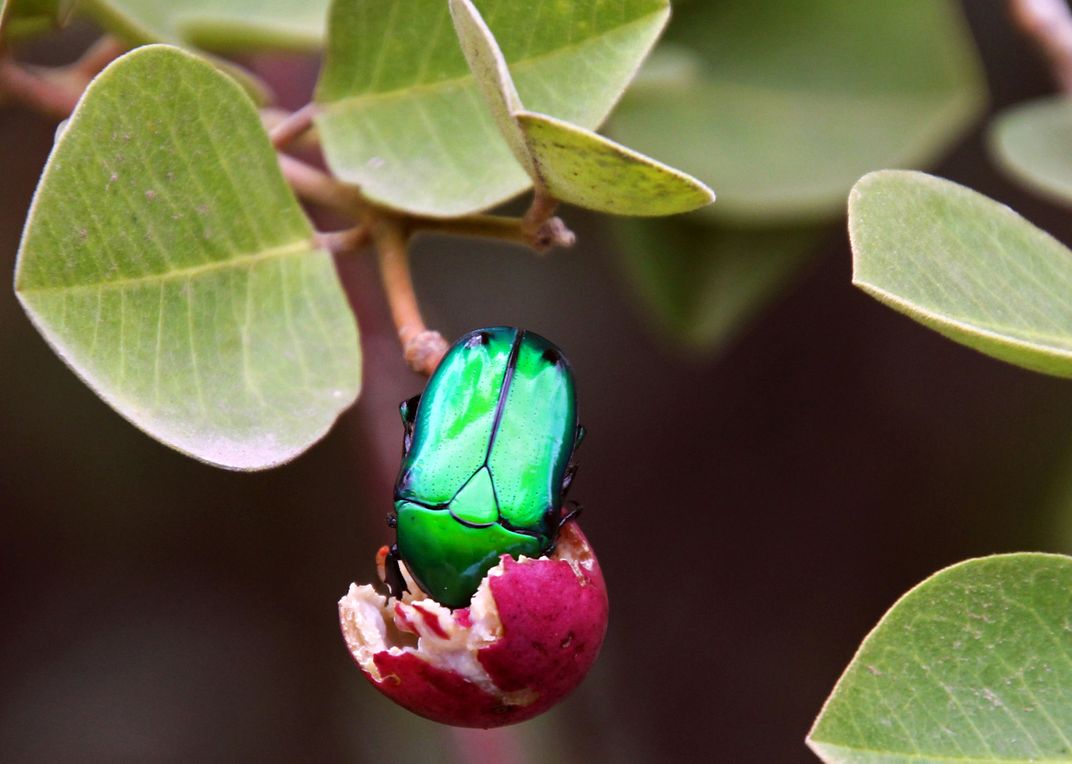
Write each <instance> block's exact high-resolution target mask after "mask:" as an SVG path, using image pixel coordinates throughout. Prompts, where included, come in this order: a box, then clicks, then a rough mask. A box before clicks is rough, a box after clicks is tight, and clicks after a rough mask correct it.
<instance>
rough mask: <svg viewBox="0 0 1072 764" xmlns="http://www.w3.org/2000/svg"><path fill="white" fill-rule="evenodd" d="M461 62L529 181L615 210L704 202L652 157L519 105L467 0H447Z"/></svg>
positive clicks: (654, 212)
mask: <svg viewBox="0 0 1072 764" xmlns="http://www.w3.org/2000/svg"><path fill="white" fill-rule="evenodd" d="M450 9H451V15H452V16H453V18H454V25H455V28H456V29H457V31H458V38H459V40H460V41H461V45H462V51H463V53H464V54H465V57H466V60H467V61H468V63H469V68H470V69H471V70H472V72H473V76H474V77H475V78H476V83H477V87H478V88H479V89H480V91H481V93H482V94H483V96H484V100H485V101H486V102H487V104H488V106H489V108H490V109H491V114H492V117H493V118H494V120H495V123H496V125H497V126H498V127H499V130H500V131H501V132H502V135H503V138H504V139H505V140H506V143H507V145H508V146H509V147H510V150H511V151H512V152H513V154H514V158H515V159H517V160H518V162H520V163H521V166H522V167H524V168H525V171H526V172H527V173H528V174H529V176H530V177H531V178H532V180H533V182H534V183H535V185H536V187H537V188H540V189H542V190H544V191H546V192H548V193H550V195H551V196H553V197H555V198H556V199H559V200H561V201H564V202H568V203H570V204H576V205H578V206H580V207H586V208H588V209H591V210H596V211H599V212H608V213H611V214H617V215H636V216H658V215H673V214H677V213H680V212H689V211H691V210H694V209H696V208H697V207H702V206H704V205H706V204H710V203H711V202H712V201H713V200H714V194H713V193H712V192H711V190H710V189H709V188H707V187H706V186H705V185H703V184H702V183H700V182H699V181H698V180H696V179H695V178H690V177H689V176H688V175H685V174H684V173H681V172H678V171H677V170H674V169H673V168H671V167H667V166H666V165H663V164H661V163H659V162H656V161H655V160H653V159H649V158H648V157H645V156H643V155H642V154H638V153H636V152H635V151H631V150H630V149H628V148H626V147H624V146H621V145H619V144H617V143H614V142H613V141H609V140H607V139H606V138H603V137H602V136H600V135H597V134H596V133H593V132H592V131H591V130H585V129H584V128H581V127H577V126H576V125H571V124H570V123H568V122H564V121H562V120H558V119H554V118H553V117H548V116H546V115H543V114H537V113H534V112H529V111H525V110H524V106H523V105H522V102H521V97H520V96H519V95H518V92H517V89H516V88H515V87H514V82H513V78H512V77H511V76H510V70H509V68H508V67H507V64H506V60H505V58H504V57H503V55H502V51H501V50H500V49H499V45H498V43H497V42H496V40H495V38H494V37H493V36H492V34H491V30H490V29H488V27H487V25H486V24H485V23H484V20H483V18H481V16H480V12H479V11H477V9H476V7H475V6H473V4H472V3H471V2H470V0H450Z"/></svg>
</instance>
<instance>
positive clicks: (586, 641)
mask: <svg viewBox="0 0 1072 764" xmlns="http://www.w3.org/2000/svg"><path fill="white" fill-rule="evenodd" d="M373 612H376V613H378V616H375V617H374V616H373V615H372V614H373ZM339 614H340V619H341V623H342V630H343V635H344V637H345V639H346V641H347V645H348V646H349V648H350V652H351V655H352V656H353V657H354V660H355V662H356V663H357V665H358V666H359V668H361V670H362V672H364V674H365V676H366V678H368V679H369V681H370V682H372V684H373V686H374V687H376V689H378V690H379V691H380V692H382V693H383V694H384V695H386V696H387V697H389V698H391V699H392V700H394V701H395V702H397V703H398V704H400V705H402V706H403V707H405V708H407V709H409V710H410V711H412V712H413V713H416V714H419V715H420V716H423V717H425V718H428V719H431V720H433V721H437V722H441V723H443V724H451V725H455V726H459V727H482V728H488V727H499V726H502V725H506V724H515V723H517V722H521V721H525V720H526V719H531V718H532V717H534V716H537V715H538V714H541V713H543V712H544V711H546V710H548V709H549V708H551V707H552V706H553V705H555V704H556V703H558V702H559V701H560V700H562V699H563V698H564V697H566V696H567V695H568V694H569V693H570V692H571V691H572V690H573V689H574V688H575V687H576V686H577V685H578V684H580V682H581V680H582V679H583V678H584V676H585V675H586V674H587V673H588V670H589V669H590V668H591V667H592V665H593V663H594V662H595V660H596V657H597V656H598V654H599V650H600V647H601V646H602V643H603V637H604V635H605V634H606V628H607V615H608V601H607V590H606V586H605V584H604V581H603V574H602V571H601V570H600V568H599V563H598V561H597V560H596V558H595V554H594V552H593V551H592V549H591V546H590V545H589V544H588V542H587V539H585V537H584V534H583V533H581V531H580V529H579V528H578V527H577V525H576V523H573V522H570V523H568V524H567V525H566V526H564V527H563V529H562V532H561V534H560V536H559V544H558V548H557V550H556V552H555V554H554V556H553V557H551V558H541V559H537V560H533V559H528V558H522V559H521V560H514V559H512V558H510V557H509V556H507V555H503V557H502V558H501V560H500V564H499V565H497V566H496V567H495V568H494V569H493V570H492V571H491V572H490V573H489V575H488V576H487V577H486V578H485V579H484V581H482V582H481V585H480V589H479V590H478V592H477V594H476V595H475V596H474V598H473V600H472V606H471V607H470V608H467V609H456V610H454V611H453V612H451V611H450V610H448V609H447V608H445V607H443V606H441V605H439V604H438V603H435V602H433V601H431V600H430V599H429V598H410V597H408V596H407V598H405V599H404V600H403V601H402V602H399V601H397V600H394V599H390V600H386V599H385V598H384V597H383V596H382V595H378V594H376V593H375V590H373V589H372V587H370V586H366V587H356V586H355V587H351V590H350V593H349V594H348V595H347V596H346V597H343V599H342V600H340V602H339ZM377 617H378V618H379V619H380V620H379V621H376V618H377ZM385 618H386V620H387V621H393V626H394V628H397V629H398V630H399V632H401V633H403V634H407V633H408V634H410V635H413V634H416V635H418V637H419V642H418V646H417V647H416V648H413V647H412V646H410V647H400V646H399V645H390V644H387V641H383V642H377V640H378V635H379V636H383V635H388V637H389V635H390V633H391V629H390V628H389V627H387V625H386V621H385V620H384V619H385ZM381 626H383V627H384V629H383V630H382V631H381V629H380V627H381ZM369 635H371V639H369V638H368V637H369Z"/></svg>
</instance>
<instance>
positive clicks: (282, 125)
mask: <svg viewBox="0 0 1072 764" xmlns="http://www.w3.org/2000/svg"><path fill="white" fill-rule="evenodd" d="M318 111H319V108H318V107H317V105H316V104H315V103H312V102H310V103H307V104H305V106H303V107H301V108H300V109H298V110H297V111H296V112H293V113H291V114H288V115H287V116H286V117H284V118H283V119H282V120H281V121H280V122H278V123H276V124H275V125H274V126H273V127H272V129H271V131H270V132H269V133H268V135H269V137H270V138H271V139H272V145H273V146H275V147H276V148H277V149H281V148H283V147H285V146H287V145H289V144H290V143H292V142H293V141H294V140H296V139H297V138H299V137H300V136H302V135H303V134H304V133H305V132H306V131H307V130H309V129H310V128H311V127H312V126H313V118H314V117H315V116H316V114H317V112H318Z"/></svg>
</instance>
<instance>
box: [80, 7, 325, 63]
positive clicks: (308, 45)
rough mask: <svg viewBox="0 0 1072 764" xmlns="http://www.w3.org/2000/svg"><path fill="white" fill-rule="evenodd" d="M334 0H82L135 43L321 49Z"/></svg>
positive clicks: (107, 24) (108, 26) (99, 18)
mask: <svg viewBox="0 0 1072 764" xmlns="http://www.w3.org/2000/svg"><path fill="white" fill-rule="evenodd" d="M328 2H329V0H272V1H271V2H265V1H264V0H182V2H175V1H174V0H81V6H83V7H84V8H85V10H86V12H87V13H89V14H90V15H91V16H93V17H94V18H95V19H96V20H97V21H98V22H99V23H100V24H101V25H102V26H104V27H105V28H106V29H108V30H109V31H110V32H112V33H113V34H115V35H116V36H118V37H120V38H121V39H123V40H125V41H126V42H128V43H130V44H131V45H144V44H146V43H153V42H170V43H176V44H178V43H181V44H184V45H192V46H195V47H200V48H205V49H207V50H216V51H231V50H237V49H247V48H256V49H289V50H316V49H318V48H319V47H320V45H321V43H322V41H323V37H324V25H325V20H326V18H327V10H328Z"/></svg>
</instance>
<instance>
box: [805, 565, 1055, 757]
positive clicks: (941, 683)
mask: <svg viewBox="0 0 1072 764" xmlns="http://www.w3.org/2000/svg"><path fill="white" fill-rule="evenodd" d="M808 745H809V746H810V747H811V748H812V750H813V751H815V753H817V754H818V755H819V757H820V758H821V759H822V760H823V761H825V762H829V763H830V764H902V763H903V764H910V763H911V764H949V763H950V762H961V763H962V764H971V763H974V762H978V763H979V764H982V763H983V762H987V764H993V763H997V762H1007V763H1008V764H1021V763H1022V764H1027V763H1028V762H1050V763H1052V764H1057V762H1069V761H1072V558H1069V557H1063V556H1059V555H1046V554H1011V555H1000V556H996V557H988V558H984V559H979V560H970V561H968V562H964V563H961V564H959V565H955V566H953V567H951V568H947V569H946V570H943V571H941V572H940V573H938V574H936V575H934V576H932V577H931V578H929V579H927V580H926V581H924V582H923V583H922V584H920V585H919V586H917V587H916V588H915V589H913V590H912V591H910V592H909V593H908V594H906V595H905V596H904V597H902V598H901V599H900V600H899V601H898V602H897V604H896V605H894V606H893V608H892V609H891V610H890V611H889V612H888V613H887V614H886V615H885V616H884V617H883V618H882V620H881V621H880V622H879V624H878V626H876V627H875V630H874V631H872V632H871V634H870V635H868V637H867V639H866V640H864V643H863V645H861V647H860V651H859V652H858V653H857V654H856V656H855V657H854V658H853V660H852V663H851V664H850V665H849V667H848V669H847V670H846V671H845V674H844V675H843V676H842V677H841V679H840V681H838V684H837V687H835V688H834V692H833V694H832V695H831V696H830V699H829V700H827V702H826V706H825V707H824V708H823V711H822V713H821V714H820V716H819V719H818V721H817V722H816V723H815V726H814V728H813V729H812V731H811V733H810V734H809V735H808Z"/></svg>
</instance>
